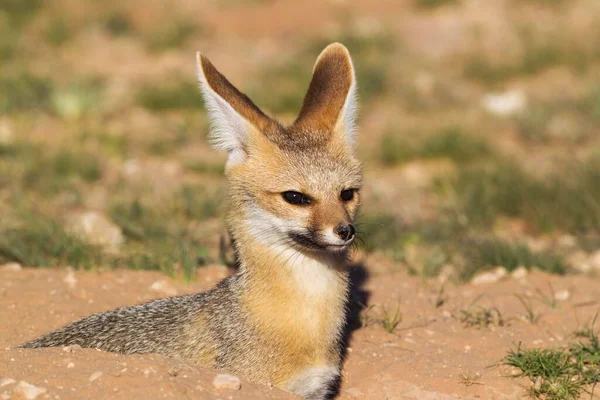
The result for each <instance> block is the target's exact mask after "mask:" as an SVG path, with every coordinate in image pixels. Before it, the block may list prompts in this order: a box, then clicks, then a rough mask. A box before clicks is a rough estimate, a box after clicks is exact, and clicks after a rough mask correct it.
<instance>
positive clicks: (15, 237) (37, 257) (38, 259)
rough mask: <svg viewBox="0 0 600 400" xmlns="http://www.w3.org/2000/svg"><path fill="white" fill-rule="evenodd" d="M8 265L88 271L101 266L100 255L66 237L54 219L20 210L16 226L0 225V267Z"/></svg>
mask: <svg viewBox="0 0 600 400" xmlns="http://www.w3.org/2000/svg"><path fill="white" fill-rule="evenodd" d="M9 261H15V262H19V263H21V264H23V265H25V266H33V267H58V266H61V267H63V266H72V267H74V268H85V269H90V268H93V267H95V266H98V265H101V264H102V262H103V254H102V252H101V251H100V249H98V248H97V247H94V246H92V245H89V244H87V243H86V242H84V241H82V240H80V239H78V238H77V237H75V236H73V235H71V234H70V233H68V232H67V230H66V229H65V228H64V226H63V224H62V223H61V221H59V220H58V219H56V218H52V217H49V216H46V215H44V214H41V213H37V212H32V211H31V210H22V211H21V212H19V217H18V220H17V222H13V223H8V222H4V223H2V224H0V263H3V262H9Z"/></svg>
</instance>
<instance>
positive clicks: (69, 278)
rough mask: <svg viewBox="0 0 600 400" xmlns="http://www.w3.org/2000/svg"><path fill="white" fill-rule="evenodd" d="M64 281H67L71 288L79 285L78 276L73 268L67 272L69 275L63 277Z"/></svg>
mask: <svg viewBox="0 0 600 400" xmlns="http://www.w3.org/2000/svg"><path fill="white" fill-rule="evenodd" d="M63 282H64V283H66V284H67V286H69V288H70V289H75V286H77V278H76V277H75V272H73V270H72V269H71V270H69V272H67V275H65V277H64V278H63Z"/></svg>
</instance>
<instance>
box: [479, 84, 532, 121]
mask: <svg viewBox="0 0 600 400" xmlns="http://www.w3.org/2000/svg"><path fill="white" fill-rule="evenodd" d="M481 106H482V107H483V108H484V109H485V110H486V111H487V112H489V113H491V114H494V115H499V116H501V117H508V116H511V115H514V114H517V113H520V112H522V111H523V110H524V109H525V107H526V106H527V96H526V95H525V93H524V92H523V91H522V90H508V91H506V92H501V93H488V94H486V95H485V96H484V97H483V99H482V100H481Z"/></svg>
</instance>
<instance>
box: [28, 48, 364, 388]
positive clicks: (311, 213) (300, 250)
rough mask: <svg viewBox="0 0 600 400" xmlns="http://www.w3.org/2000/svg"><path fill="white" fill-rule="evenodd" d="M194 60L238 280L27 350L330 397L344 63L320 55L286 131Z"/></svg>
mask: <svg viewBox="0 0 600 400" xmlns="http://www.w3.org/2000/svg"><path fill="white" fill-rule="evenodd" d="M197 61H198V76H199V80H200V88H201V90H202V92H203V95H204V98H205V104H206V106H207V110H208V114H209V117H210V119H211V125H212V131H211V135H212V139H213V143H214V145H215V147H217V148H220V149H225V150H226V151H227V152H228V159H227V164H226V168H225V173H226V176H227V178H228V181H229V196H228V199H229V208H228V210H229V211H228V215H227V227H228V231H229V234H230V235H231V237H232V238H233V243H234V247H235V252H236V256H237V258H238V264H239V270H238V272H237V273H236V274H235V275H232V276H231V277H229V278H226V279H225V280H223V281H222V282H220V283H219V284H218V285H217V286H216V287H215V288H213V289H212V290H209V291H207V292H204V293H199V294H195V295H188V296H180V297H172V298H167V299H161V300H155V301H152V302H149V303H146V304H142V305H136V306H130V307H123V308H120V309H117V310H113V311H109V312H105V313H101V314H96V315H92V316H89V317H87V318H84V319H82V320H79V321H76V322H74V323H71V324H70V325H67V326H66V327H64V328H62V329H59V330H56V331H54V332H51V333H49V334H46V335H44V336H42V337H40V338H38V339H36V340H33V341H31V342H28V343H25V344H24V345H22V347H26V348H36V347H51V346H64V345H71V344H78V345H81V346H82V347H91V348H98V349H101V350H105V351H111V352H118V353H125V354H130V353H159V354H163V355H166V356H170V357H176V358H181V359H186V360H190V361H192V362H195V363H197V364H199V365H203V366H209V367H214V368H219V369H224V370H229V371H232V372H236V373H240V374H243V375H244V376H246V377H247V378H249V379H250V380H252V381H254V382H259V383H264V384H272V385H275V386H277V387H280V388H282V389H285V390H288V391H290V392H293V393H296V394H298V395H300V396H303V397H305V398H307V399H324V398H327V397H328V396H329V395H330V393H331V389H332V385H334V384H335V381H336V380H337V379H338V378H339V375H340V363H341V351H342V349H341V343H340V342H341V334H342V330H343V327H344V324H345V310H346V302H347V297H348V296H347V295H348V293H347V292H348V272H347V270H346V264H347V253H348V249H349V246H350V245H351V243H352V241H353V239H354V228H353V226H352V223H353V220H354V217H355V215H356V212H357V210H358V207H359V203H360V187H361V179H362V170H361V166H360V164H359V162H358V161H357V160H356V159H355V158H354V155H353V143H354V140H353V134H354V116H355V110H356V107H355V102H356V99H355V90H356V83H355V76H354V69H353V66H352V61H351V59H350V55H349V53H348V51H347V49H346V48H345V47H344V46H343V45H341V44H338V43H334V44H331V45H329V46H328V47H327V48H326V49H325V50H323V52H322V53H321V55H320V56H319V57H318V59H317V62H316V64H315V67H314V71H313V78H312V80H311V83H310V86H309V89H308V92H307V94H306V97H305V99H304V103H303V106H302V109H301V111H300V114H299V116H298V118H297V119H296V120H295V121H294V123H292V124H291V125H290V126H283V125H281V124H280V123H279V122H277V121H276V120H274V119H272V118H270V117H268V116H266V115H265V114H264V113H263V112H262V111H261V110H260V109H258V107H256V106H255V105H254V104H253V103H252V102H251V101H250V99H248V98H247V97H246V96H245V95H244V94H242V93H240V92H239V91H238V90H237V89H236V88H235V87H234V86H233V85H232V84H231V83H229V81H227V79H226V78H225V77H224V76H223V75H221V73H219V72H218V71H217V70H216V68H215V67H214V66H213V65H212V64H211V63H210V61H209V60H208V59H207V58H206V57H205V56H204V55H202V54H200V53H199V54H198V57H197Z"/></svg>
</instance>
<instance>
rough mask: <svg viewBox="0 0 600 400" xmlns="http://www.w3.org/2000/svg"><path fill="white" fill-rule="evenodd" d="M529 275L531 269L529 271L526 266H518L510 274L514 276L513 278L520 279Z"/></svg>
mask: <svg viewBox="0 0 600 400" xmlns="http://www.w3.org/2000/svg"><path fill="white" fill-rule="evenodd" d="M527 275H529V271H527V268H525V267H518V268H517V269H515V270H514V271H513V272H511V274H510V276H512V277H513V279H519V280H520V279H525V278H527Z"/></svg>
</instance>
